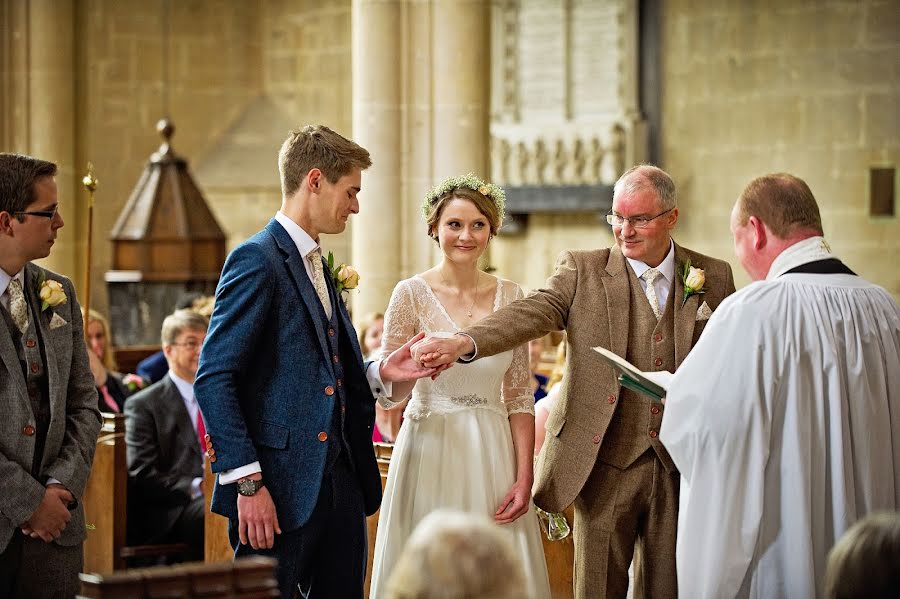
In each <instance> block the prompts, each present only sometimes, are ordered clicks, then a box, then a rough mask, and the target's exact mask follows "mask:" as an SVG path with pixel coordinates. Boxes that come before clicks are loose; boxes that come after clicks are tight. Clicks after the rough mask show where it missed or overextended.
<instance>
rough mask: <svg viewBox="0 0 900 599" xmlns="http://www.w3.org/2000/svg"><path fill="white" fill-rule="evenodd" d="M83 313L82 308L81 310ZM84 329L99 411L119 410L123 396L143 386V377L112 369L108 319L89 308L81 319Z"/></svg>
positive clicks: (123, 403) (112, 358) (123, 402)
mask: <svg viewBox="0 0 900 599" xmlns="http://www.w3.org/2000/svg"><path fill="white" fill-rule="evenodd" d="M82 312H83V310H82ZM85 323H86V324H85V328H86V329H87V341H88V349H89V350H90V351H89V352H88V358H89V360H90V363H91V372H92V373H93V374H94V384H95V385H96V386H97V392H98V393H97V395H98V399H99V402H98V403H99V408H100V411H101V412H115V413H118V412H121V411H122V407H123V406H124V405H125V399H126V398H127V397H128V396H129V395H131V394H133V393H134V392H136V391H139V390H140V389H142V388H143V387H144V380H143V379H142V378H141V377H139V376H137V375H135V374H126V375H123V374H121V373H119V372H116V370H117V368H116V358H115V356H113V352H112V348H111V342H112V334H111V333H110V330H109V321H107V320H106V318H104V317H103V315H102V314H100V313H99V312H97V311H96V310H91V311H90V317H89V318H86V319H85Z"/></svg>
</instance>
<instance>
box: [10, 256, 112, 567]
mask: <svg viewBox="0 0 900 599" xmlns="http://www.w3.org/2000/svg"><path fill="white" fill-rule="evenodd" d="M42 277H43V278H44V279H46V280H50V279H54V280H57V281H59V282H60V283H62V286H63V290H64V291H65V293H66V297H67V298H68V301H67V302H66V303H64V304H60V305H58V306H55V307H51V308H48V309H47V310H45V311H43V312H42V311H41V300H40V298H39V297H38V290H37V284H36V282H37V281H38V280H40V279H41V278H42ZM23 283H24V285H23V286H24V291H25V297H26V300H27V301H28V303H29V307H30V310H31V312H30V314H29V317H30V318H32V323H31V326H34V324H35V323H34V321H35V320H36V321H37V326H39V327H40V334H41V338H42V339H43V343H44V351H45V354H46V355H45V360H46V362H45V368H46V372H47V377H48V383H49V399H50V424H49V428H48V430H47V439H46V442H45V444H44V454H43V456H42V457H41V466H40V472H39V474H38V477H37V478H35V477H34V476H32V474H31V468H32V457H33V454H34V449H35V436H34V434H31V435H28V434H26V432H25V429H26V427H33V426H34V425H35V416H34V411H33V410H32V408H31V400H30V399H29V397H28V390H27V387H26V383H25V377H24V374H23V373H22V367H21V363H20V362H19V355H18V352H17V350H16V347H15V345H14V343H15V342H14V341H13V337H12V335H11V334H10V331H9V329H8V328H7V327H6V326H4V325H3V324H2V323H0V397H2V398H3V408H4V410H3V412H4V413H3V418H2V419H0V480H3V481H4V487H5V490H4V492H3V493H0V550H2V549H4V548H5V547H6V546H7V544H8V543H9V540H10V538H12V535H13V532H14V531H15V529H16V528H18V527H19V526H20V525H21V524H22V523H23V522H25V521H26V520H27V519H28V518H29V517H30V516H31V514H33V513H34V511H35V510H36V509H37V507H38V505H40V503H41V500H42V499H43V497H44V492H45V484H46V482H47V480H48V479H49V478H55V479H56V480H58V481H60V482H61V483H62V484H63V486H65V487H66V488H67V489H68V490H69V491H70V492H71V493H72V495H74V496H75V499H76V501H78V505H77V506H76V507H75V508H74V509H73V510H72V519H71V520H70V521H69V523H68V525H67V526H66V528H65V530H63V532H62V535H60V537H59V538H58V539H57V540H56V541H55V543H58V544H60V545H66V546H71V545H77V544H79V543H81V542H82V541H84V539H85V536H86V534H85V521H84V509H83V508H82V506H81V502H80V499H81V497H82V495H83V493H84V487H85V485H86V484H87V479H88V475H89V474H90V471H91V463H92V461H93V459H94V450H95V449H96V443H97V435H98V434H99V432H100V424H101V419H100V411H99V410H98V409H97V389H96V388H95V387H94V377H93V375H92V374H91V369H90V366H89V365H88V356H87V351H86V347H85V343H84V329H83V324H82V320H81V308H80V306H79V305H78V300H77V299H75V289H74V287H73V286H72V282H71V281H69V279H67V278H65V277H63V276H61V275H58V274H56V273H53V272H50V271H49V270H45V269H43V268H41V267H39V266H37V265H35V264H31V263H28V264H27V265H26V266H25V273H24V281H23ZM0 309H3V308H0ZM33 315H38V316H37V318H33ZM54 315H56V316H57V317H58V318H56V319H54ZM51 321H53V328H51ZM29 328H30V327H29Z"/></svg>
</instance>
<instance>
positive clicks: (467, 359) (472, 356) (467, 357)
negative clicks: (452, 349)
mask: <svg viewBox="0 0 900 599" xmlns="http://www.w3.org/2000/svg"><path fill="white" fill-rule="evenodd" d="M457 335H464V336H466V337H468V338H469V339H471V340H472V347H474V348H475V351H473V352H472V353H471V354H466V355H464V356H460V357H459V361H460V362H471V361H472V360H474V359H475V358H477V357H478V344H477V343H475V339H474V338H473V337H472V335H470V334H468V333H463V332H459V333H457Z"/></svg>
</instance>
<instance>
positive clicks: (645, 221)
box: [606, 208, 674, 229]
mask: <svg viewBox="0 0 900 599" xmlns="http://www.w3.org/2000/svg"><path fill="white" fill-rule="evenodd" d="M672 210H674V208H669V209H668V210H664V211H662V212H660V213H659V214H657V215H656V216H652V217H650V218H647V217H646V216H633V217H627V216H621V215H618V214H614V213H612V212H610V213H609V214H607V215H606V222H608V223H609V224H611V225H612V226H614V227H621V226H624V225H625V223H626V222H629V223H631V226H632V227H634V228H635V229H644V228H646V227H647V226H649V225H650V221H653V220H656V219H657V218H659V217H660V216H662V215H663V214H666V213H667V212H672Z"/></svg>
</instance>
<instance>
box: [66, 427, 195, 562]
mask: <svg viewBox="0 0 900 599" xmlns="http://www.w3.org/2000/svg"><path fill="white" fill-rule="evenodd" d="M82 502H83V504H84V516H85V523H86V525H87V527H88V530H87V539H86V540H85V543H84V571H85V572H103V573H107V572H112V571H114V570H121V569H123V568H125V567H126V566H127V560H128V559H129V558H135V557H146V556H165V555H178V554H184V553H185V552H186V550H187V546H186V545H184V544H181V543H173V544H167V545H138V546H128V545H127V541H126V536H125V532H126V525H127V520H128V517H127V513H126V508H127V505H128V463H127V460H126V456H125V416H124V414H108V413H104V414H103V426H102V428H101V429H100V436H99V437H98V439H97V449H96V451H95V453H94V463H93V465H92V466H91V474H90V476H89V477H88V481H87V486H86V487H85V490H84V497H82Z"/></svg>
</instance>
